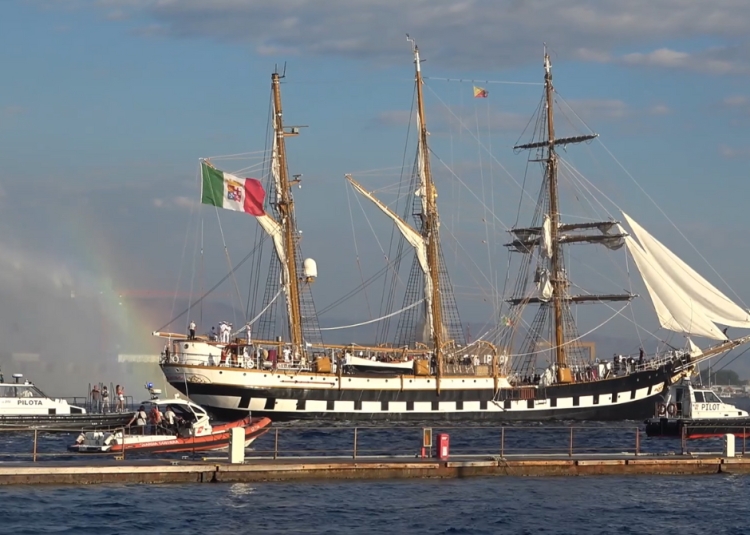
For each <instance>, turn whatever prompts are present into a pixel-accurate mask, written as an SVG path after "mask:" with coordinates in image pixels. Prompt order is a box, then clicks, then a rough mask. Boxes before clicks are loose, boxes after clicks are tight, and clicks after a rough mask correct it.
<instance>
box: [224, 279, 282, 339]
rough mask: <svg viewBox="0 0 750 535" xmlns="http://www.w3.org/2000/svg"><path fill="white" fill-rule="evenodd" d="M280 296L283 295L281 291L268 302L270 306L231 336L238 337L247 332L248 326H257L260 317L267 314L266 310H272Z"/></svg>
mask: <svg viewBox="0 0 750 535" xmlns="http://www.w3.org/2000/svg"><path fill="white" fill-rule="evenodd" d="M280 295H281V289H279V291H278V292H276V295H274V296H273V299H271V300H270V301H269V302H268V304H267V305H266V306H265V307H264V308H263V310H261V311H260V312H258V314H257V315H256V316H255V317H254V318H253V319H251V320H250V321H247V322H245V325H243V326H242V327H240V328H239V329H237V330H236V331H234V332H233V333H232V334H231V336H237V335H238V334H240V333H242V332H245V331H246V330H247V326H248V325H254V324H255V322H256V321H258V320H259V319H260V317H261V316H262V315H263V314H265V313H266V310H268V309H269V308H271V305H272V304H273V303H274V301H276V299H277V298H278V297H279V296H280Z"/></svg>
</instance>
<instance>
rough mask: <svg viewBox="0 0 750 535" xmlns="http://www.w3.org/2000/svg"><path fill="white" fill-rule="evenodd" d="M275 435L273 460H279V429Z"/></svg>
mask: <svg viewBox="0 0 750 535" xmlns="http://www.w3.org/2000/svg"><path fill="white" fill-rule="evenodd" d="M274 431H275V433H274V437H273V458H274V459H277V458H278V457H279V428H278V427H277V428H276V429H275V430H274Z"/></svg>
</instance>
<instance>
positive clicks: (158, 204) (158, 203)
mask: <svg viewBox="0 0 750 535" xmlns="http://www.w3.org/2000/svg"><path fill="white" fill-rule="evenodd" d="M151 204H153V205H154V206H155V207H156V208H161V207H162V206H164V201H163V200H161V199H152V200H151Z"/></svg>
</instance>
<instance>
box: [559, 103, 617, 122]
mask: <svg viewBox="0 0 750 535" xmlns="http://www.w3.org/2000/svg"><path fill="white" fill-rule="evenodd" d="M567 103H568V104H569V105H570V107H571V108H573V110H574V111H575V112H576V113H577V114H578V115H579V116H581V117H582V118H584V119H587V118H596V119H599V120H602V119H622V118H623V117H625V116H626V115H629V114H630V113H631V112H632V110H631V109H630V108H629V106H628V105H627V104H626V103H625V102H623V101H622V100H617V99H578V100H576V99H574V100H568V101H567Z"/></svg>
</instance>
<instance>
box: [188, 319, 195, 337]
mask: <svg viewBox="0 0 750 535" xmlns="http://www.w3.org/2000/svg"><path fill="white" fill-rule="evenodd" d="M188 340H195V322H194V321H191V322H190V326H189V327H188Z"/></svg>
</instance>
